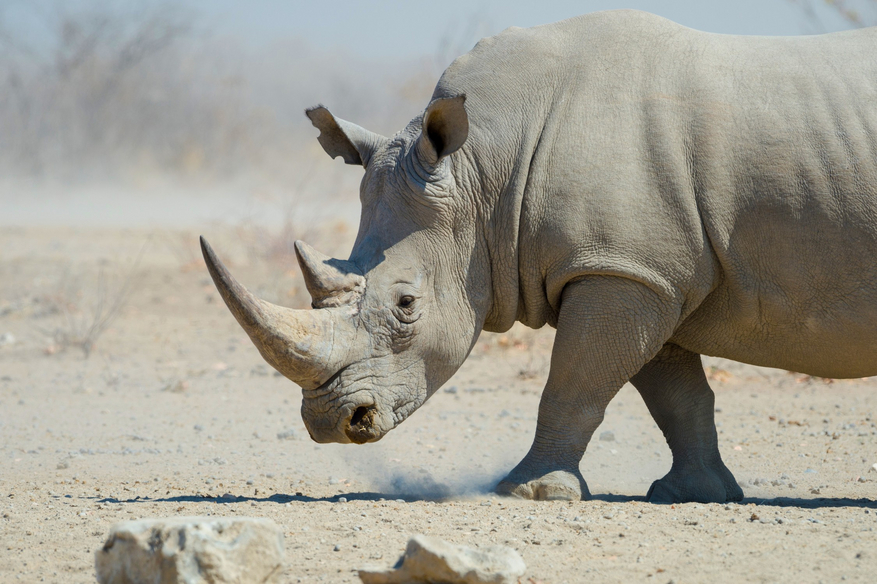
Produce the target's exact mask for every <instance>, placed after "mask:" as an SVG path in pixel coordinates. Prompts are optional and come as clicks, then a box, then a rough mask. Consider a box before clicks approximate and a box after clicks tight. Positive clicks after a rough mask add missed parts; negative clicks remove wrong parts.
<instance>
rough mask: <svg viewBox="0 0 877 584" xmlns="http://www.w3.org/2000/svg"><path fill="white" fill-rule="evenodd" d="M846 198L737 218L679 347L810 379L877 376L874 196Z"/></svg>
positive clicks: (760, 208) (678, 336) (763, 208)
mask: <svg viewBox="0 0 877 584" xmlns="http://www.w3.org/2000/svg"><path fill="white" fill-rule="evenodd" d="M842 199H844V200H835V201H833V203H831V204H829V203H827V202H825V201H818V200H813V201H810V202H804V203H801V201H800V199H799V200H798V201H797V203H798V205H797V207H796V208H794V209H789V208H788V206H787V205H784V204H780V203H776V202H774V203H772V204H759V205H754V206H753V207H752V208H750V209H747V210H745V211H743V212H740V213H739V214H738V215H737V216H736V217H735V221H734V223H733V225H732V227H731V229H729V230H727V235H726V236H725V237H724V238H717V239H720V240H721V239H724V243H723V244H720V245H718V246H716V249H715V252H716V255H717V261H718V263H719V265H720V268H721V273H722V276H721V278H720V280H719V283H718V285H717V287H716V288H715V289H714V290H713V291H712V292H711V293H710V294H709V295H708V296H707V297H706V299H705V300H704V301H703V302H702V303H701V305H700V306H699V307H698V308H697V309H696V310H694V312H693V313H692V314H691V315H690V316H689V317H688V318H687V319H686V320H685V322H683V323H682V324H681V326H680V327H679V328H678V330H677V331H676V333H675V334H674V337H673V339H672V340H673V341H674V342H676V343H677V344H679V345H680V346H683V347H685V348H687V349H689V350H692V351H695V352H698V353H702V354H707V355H713V356H719V357H725V358H729V359H734V360H736V361H743V362H746V363H751V364H754V365H762V366H766V367H777V368H782V369H788V370H792V371H799V372H802V373H807V374H810V375H817V376H823V377H839V378H849V377H867V376H872V375H877V198H875V197H871V196H870V194H868V195H867V196H865V194H862V195H850V196H848V197H842Z"/></svg>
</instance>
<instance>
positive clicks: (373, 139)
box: [305, 105, 387, 166]
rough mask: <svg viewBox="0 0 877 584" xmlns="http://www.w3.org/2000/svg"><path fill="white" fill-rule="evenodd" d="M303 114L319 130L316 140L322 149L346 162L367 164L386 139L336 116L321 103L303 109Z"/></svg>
mask: <svg viewBox="0 0 877 584" xmlns="http://www.w3.org/2000/svg"><path fill="white" fill-rule="evenodd" d="M305 115H306V116H307V117H308V118H309V119H310V120H311V123H312V124H313V125H314V127H315V128H317V129H318V130H319V131H320V135H319V137H318V138H317V140H319V141H320V145H321V146H322V147H323V150H325V151H326V153H327V154H328V155H329V156H331V157H332V158H336V157H338V156H340V157H342V158H343V159H344V162H346V163H347V164H360V165H362V166H367V165H368V161H369V160H370V159H371V156H372V154H373V153H374V151H375V150H376V149H377V147H378V146H379V145H380V144H381V143H382V142H385V141H386V140H387V139H386V138H384V137H383V136H381V135H380V134H375V133H374V132H369V131H368V130H366V129H365V128H361V127H359V126H357V125H356V124H353V123H350V122H347V121H344V120H342V119H339V118H336V117H335V116H333V115H332V114H331V113H330V112H329V110H328V109H326V108H325V107H324V106H322V105H318V106H316V107H312V108H310V109H307V110H305Z"/></svg>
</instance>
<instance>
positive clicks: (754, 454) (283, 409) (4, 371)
mask: <svg viewBox="0 0 877 584" xmlns="http://www.w3.org/2000/svg"><path fill="white" fill-rule="evenodd" d="M206 234H207V235H209V236H210V239H211V242H212V243H213V244H214V246H215V247H216V249H217V251H219V252H220V253H221V254H223V257H226V258H227V259H229V263H230V265H231V266H232V267H233V269H234V270H235V272H236V273H237V274H239V276H240V278H241V280H242V281H243V282H245V283H246V284H248V285H250V286H251V287H253V288H254V289H257V290H258V291H259V292H260V293H261V294H263V295H264V296H267V297H268V298H269V299H271V300H281V301H282V300H284V298H286V299H289V298H299V299H300V297H301V290H300V289H299V288H298V287H300V286H301V281H300V279H299V277H298V275H297V274H296V273H295V270H294V266H293V264H292V263H285V264H284V263H283V262H280V264H282V265H280V267H278V265H279V264H278V263H277V262H275V263H271V262H267V261H263V260H262V259H260V257H257V256H258V254H257V255H256V256H254V254H253V250H252V248H248V247H247V246H245V245H243V244H242V243H241V237H240V233H239V232H236V231H235V230H234V229H229V228H220V227H215V228H212V229H211V230H210V231H207V232H206ZM196 235H197V234H196V233H194V232H193V233H186V232H171V231H138V230H121V229H105V230H100V229H88V230H86V229H37V228H3V229H2V230H0V581H2V582H19V581H20V582H59V583H75V582H94V578H95V577H94V568H93V558H94V552H95V550H97V549H99V548H100V546H101V545H102V543H103V541H104V538H105V537H106V534H107V532H108V531H109V528H110V526H111V525H112V524H113V523H115V522H118V521H124V520H129V519H134V518H141V517H157V516H173V515H221V516H257V517H269V518H271V519H273V520H274V521H276V522H277V523H278V524H279V525H280V526H281V527H282V529H283V530H284V532H285V538H286V539H285V542H286V560H287V568H286V571H285V574H284V578H285V580H286V581H288V582H357V581H358V579H357V577H356V569H357V568H360V567H363V566H368V565H376V566H388V565H391V564H393V563H394V562H395V561H396V559H397V557H398V556H399V554H400V553H401V552H402V550H403V549H404V547H405V544H406V542H407V540H408V538H409V536H410V535H412V534H416V533H424V534H429V535H433V536H437V537H440V538H443V539H446V540H448V541H450V542H453V543H456V544H464V545H468V546H473V547H477V546H483V545H488V544H494V543H498V544H505V545H508V546H512V547H514V548H515V549H517V550H518V551H519V552H520V553H521V555H522V556H523V558H524V560H525V561H526V563H527V566H528V571H527V574H526V575H525V576H524V577H523V578H522V579H521V582H524V583H530V584H536V583H550V584H561V583H564V582H569V583H578V582H645V583H653V582H654V583H660V584H666V583H667V582H675V583H677V584H679V583H685V582H839V581H847V582H874V581H877V545H875V544H877V532H875V529H877V470H874V467H873V466H872V465H874V464H875V463H877V424H875V422H877V419H875V417H874V416H875V411H877V391H875V390H877V380H875V379H873V378H872V379H857V380H834V381H832V380H825V379H816V378H811V377H807V376H803V375H800V374H794V373H789V372H786V371H778V370H770V369H760V368H755V367H750V366H745V365H740V364H737V363H733V362H729V361H723V360H718V359H707V360H706V361H705V366H706V368H707V371H708V374H709V376H710V378H711V379H712V385H713V388H714V389H715V392H716V395H717V399H716V411H717V414H716V418H717V423H718V427H719V440H720V446H721V449H722V453H723V456H724V458H725V461H726V463H727V465H728V467H729V468H730V469H731V470H732V471H733V472H734V473H735V475H736V477H737V479H738V480H739V481H740V483H741V484H742V485H743V486H744V491H745V493H746V499H745V500H744V501H743V502H742V503H740V504H729V505H701V504H686V505H674V506H655V505H650V504H647V503H645V502H643V495H644V494H645V493H646V491H647V489H648V486H649V484H650V482H651V481H652V480H654V479H656V478H659V477H660V476H662V475H663V473H665V472H666V471H667V470H668V469H669V467H670V463H671V460H670V454H669V450H668V449H667V447H666V445H665V444H664V441H663V438H662V436H661V434H660V432H659V431H658V429H657V427H656V426H655V424H654V422H653V421H652V420H651V418H650V416H649V415H648V412H647V410H646V408H645V406H644V405H643V403H642V400H641V399H640V398H639V396H638V395H637V394H636V392H635V391H634V390H633V389H632V388H630V387H629V386H626V387H625V388H624V389H622V391H621V392H620V393H619V395H618V396H617V397H616V399H615V400H614V401H613V402H612V404H611V406H610V408H609V411H608V413H607V415H606V419H605V421H604V423H603V425H602V426H601V427H600V429H599V430H598V432H597V436H599V439H597V438H595V440H594V442H593V443H592V444H591V446H590V448H589V450H588V453H587V454H586V455H585V458H584V460H583V461H582V470H583V472H584V474H585V477H586V478H587V479H588V481H589V485H590V488H591V491H592V493H593V494H594V497H595V498H594V500H592V501H586V502H573V503H571V502H530V501H520V500H514V499H505V498H498V497H496V496H494V495H492V494H491V492H490V489H491V487H492V486H493V485H494V484H495V483H496V482H497V481H498V480H499V479H500V478H501V477H502V476H503V474H504V472H506V471H507V470H509V469H510V468H511V467H512V466H513V465H514V464H515V463H516V462H517V461H518V460H519V459H520V458H521V457H522V456H523V455H524V453H525V452H526V451H527V448H528V447H529V444H530V440H531V438H532V435H533V430H534V427H535V422H536V409H537V404H538V401H539V396H540V392H541V388H542V383H543V382H544V379H545V377H546V375H547V364H548V359H549V355H550V347H551V342H552V334H551V332H550V331H547V330H544V331H538V332H532V331H527V330H523V329H517V328H515V329H513V330H512V331H511V332H510V333H508V334H506V335H484V336H483V337H482V339H481V340H480V341H479V343H478V345H477V347H476V348H475V350H474V351H473V354H472V355H471V356H470V358H469V360H468V361H467V362H466V364H465V365H464V366H463V368H462V369H461V370H460V371H459V373H458V374H457V375H456V376H455V377H454V378H453V379H452V380H451V381H450V382H448V384H447V385H446V386H445V387H444V388H443V390H441V391H440V392H439V393H437V394H436V395H435V396H434V397H433V398H432V399H431V400H430V401H429V402H427V404H426V405H424V406H423V407H422V408H421V410H420V411H418V412H416V413H415V414H414V415H413V416H412V417H411V418H410V419H409V420H408V421H407V422H405V423H404V424H403V425H401V426H400V427H399V428H397V429H396V430H395V431H393V432H391V433H390V434H389V435H388V436H387V437H386V438H385V439H384V440H382V441H381V442H379V443H377V444H371V445H365V446H354V445H317V444H315V443H313V442H311V441H310V439H309V438H308V436H307V432H306V431H305V429H304V427H303V425H302V422H301V419H300V416H299V404H300V399H301V395H300V390H299V389H298V388H297V387H296V386H294V385H293V384H291V383H290V382H288V381H287V380H285V379H284V378H281V377H278V376H277V375H275V374H274V373H273V370H271V369H270V368H269V367H268V366H267V365H266V364H264V363H263V361H262V360H261V358H260V357H259V355H258V353H257V352H256V350H255V349H254V348H253V347H252V345H251V344H250V342H249V340H248V339H247V338H246V337H245V336H244V333H243V332H242V331H241V330H240V328H239V327H238V326H237V324H236V323H235V321H234V320H233V319H232V317H231V316H230V314H229V313H228V311H227V310H226V308H225V307H224V306H223V305H222V302H221V301H220V300H219V298H218V296H217V294H216V292H215V290H214V289H213V286H212V284H211V282H210V281H209V278H208V276H207V274H206V272H205V270H204V268H203V263H201V262H200V260H199V258H198V256H197V247H196V246H197V243H196ZM138 257H139V260H138V259H137V258H138ZM254 258H255V259H254ZM285 261H287V262H288V261H289V258H286V260H285ZM85 349H89V351H88V352H89V354H88V356H87V357H86V356H85V354H86V350H85Z"/></svg>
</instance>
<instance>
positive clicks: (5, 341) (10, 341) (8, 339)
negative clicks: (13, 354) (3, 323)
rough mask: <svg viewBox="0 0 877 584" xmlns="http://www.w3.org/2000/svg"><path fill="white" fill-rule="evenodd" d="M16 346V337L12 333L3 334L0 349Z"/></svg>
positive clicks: (0, 339) (0, 337)
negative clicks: (6, 346) (4, 346)
mask: <svg viewBox="0 0 877 584" xmlns="http://www.w3.org/2000/svg"><path fill="white" fill-rule="evenodd" d="M14 344H15V335H13V334H12V333H3V334H2V335H0V347H2V346H3V345H14Z"/></svg>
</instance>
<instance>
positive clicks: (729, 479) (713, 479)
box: [646, 465, 743, 505]
mask: <svg viewBox="0 0 877 584" xmlns="http://www.w3.org/2000/svg"><path fill="white" fill-rule="evenodd" d="M646 499H647V500H648V501H649V503H658V504H665V505H667V504H671V503H729V502H733V501H740V500H742V499H743V490H742V489H741V488H740V486H739V485H738V484H737V481H736V480H734V475H732V474H731V471H729V470H728V469H727V468H725V466H724V465H722V467H721V468H720V469H711V468H700V469H698V470H697V471H693V470H688V471H675V470H671V471H670V472H669V473H667V475H666V476H665V477H664V478H662V479H658V480H657V481H655V482H654V483H652V486H651V488H650V489H649V492H648V494H647V495H646Z"/></svg>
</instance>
